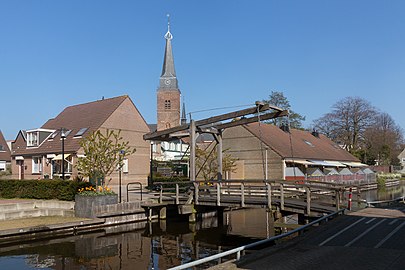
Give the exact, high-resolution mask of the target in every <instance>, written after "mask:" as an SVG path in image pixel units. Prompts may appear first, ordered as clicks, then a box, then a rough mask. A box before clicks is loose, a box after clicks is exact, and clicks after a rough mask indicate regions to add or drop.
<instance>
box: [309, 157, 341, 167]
mask: <svg viewBox="0 0 405 270" xmlns="http://www.w3.org/2000/svg"><path fill="white" fill-rule="evenodd" d="M308 161H310V162H311V163H312V164H311V165H317V166H329V167H334V166H335V165H333V164H332V163H329V162H328V161H324V160H312V159H310V160H308Z"/></svg>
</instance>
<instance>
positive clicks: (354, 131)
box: [314, 97, 377, 153]
mask: <svg viewBox="0 0 405 270" xmlns="http://www.w3.org/2000/svg"><path fill="white" fill-rule="evenodd" d="M376 115H377V111H376V109H375V108H374V107H373V106H371V104H370V103H369V102H368V101H366V100H364V99H362V98H359V97H346V98H344V99H342V100H340V101H338V102H337V103H336V104H335V105H333V107H332V112H330V113H327V114H325V115H324V116H322V117H321V118H319V119H317V120H315V121H314V128H315V129H318V130H319V131H320V132H322V133H325V134H326V135H328V136H329V137H330V138H331V139H332V140H334V141H335V142H337V143H338V144H340V145H342V146H343V147H344V148H345V149H346V150H348V151H350V152H352V153H356V152H357V151H358V150H359V149H361V148H362V147H363V144H364V132H365V130H366V129H367V128H369V127H370V126H372V125H373V124H374V122H375V117H376Z"/></svg>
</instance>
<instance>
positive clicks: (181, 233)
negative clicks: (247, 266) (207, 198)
mask: <svg viewBox="0 0 405 270" xmlns="http://www.w3.org/2000/svg"><path fill="white" fill-rule="evenodd" d="M290 220H291V221H292V222H295V220H296V219H295V218H290ZM291 221H290V222H291ZM279 231H280V229H276V230H275V229H274V222H273V221H272V220H271V215H269V214H268V213H267V212H266V210H265V209H245V210H234V211H230V212H225V214H224V217H223V223H222V224H221V222H218V219H217V218H216V217H211V218H205V219H204V221H201V222H197V223H194V224H190V223H189V222H188V220H185V221H182V220H170V219H169V220H166V221H164V220H163V221H159V222H152V223H147V222H140V223H131V224H126V225H120V226H113V227H106V228H104V229H102V230H98V231H94V232H91V233H87V234H81V235H76V236H71V237H65V238H59V239H48V240H44V241H37V242H35V243H20V244H18V245H15V246H0V265H1V268H2V269H39V268H41V269H43V268H46V269H122V270H123V269H166V268H169V267H173V266H176V265H179V264H181V263H185V262H188V261H192V260H195V259H197V258H202V257H205V256H209V255H212V254H215V253H218V252H221V251H224V250H228V249H231V248H234V247H237V246H240V245H244V244H248V243H251V242H254V241H257V240H259V239H264V238H266V237H268V236H271V235H274V234H275V233H278V232H279Z"/></svg>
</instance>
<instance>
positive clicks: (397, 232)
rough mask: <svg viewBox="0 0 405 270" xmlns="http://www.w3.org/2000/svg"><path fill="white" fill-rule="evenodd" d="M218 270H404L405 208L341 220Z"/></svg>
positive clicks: (347, 216)
mask: <svg viewBox="0 0 405 270" xmlns="http://www.w3.org/2000/svg"><path fill="white" fill-rule="evenodd" d="M218 268H219V269H305V270H309V269H311V270H312V269H339V270H342V269H356V270H362V269H405V206H404V205H399V206H398V207H396V208H394V209H389V210H386V209H371V208H369V209H365V210H364V211H359V212H356V213H352V214H350V215H346V216H341V217H339V218H337V219H335V220H333V221H331V222H329V223H328V224H326V225H322V226H320V227H318V228H315V229H313V230H311V231H309V232H307V233H305V234H304V235H303V236H301V237H298V238H296V239H294V240H293V241H291V242H287V243H284V244H281V245H277V246H275V247H272V248H268V249H265V250H262V251H259V252H256V253H254V254H251V255H249V256H246V257H245V258H243V259H242V260H241V261H240V262H239V263H237V265H235V264H228V265H223V266H222V267H218Z"/></svg>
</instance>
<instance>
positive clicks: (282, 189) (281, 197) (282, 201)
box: [280, 183, 284, 211]
mask: <svg viewBox="0 0 405 270" xmlns="http://www.w3.org/2000/svg"><path fill="white" fill-rule="evenodd" d="M280 210H281V211H283V210H284V184H283V183H280Z"/></svg>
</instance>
